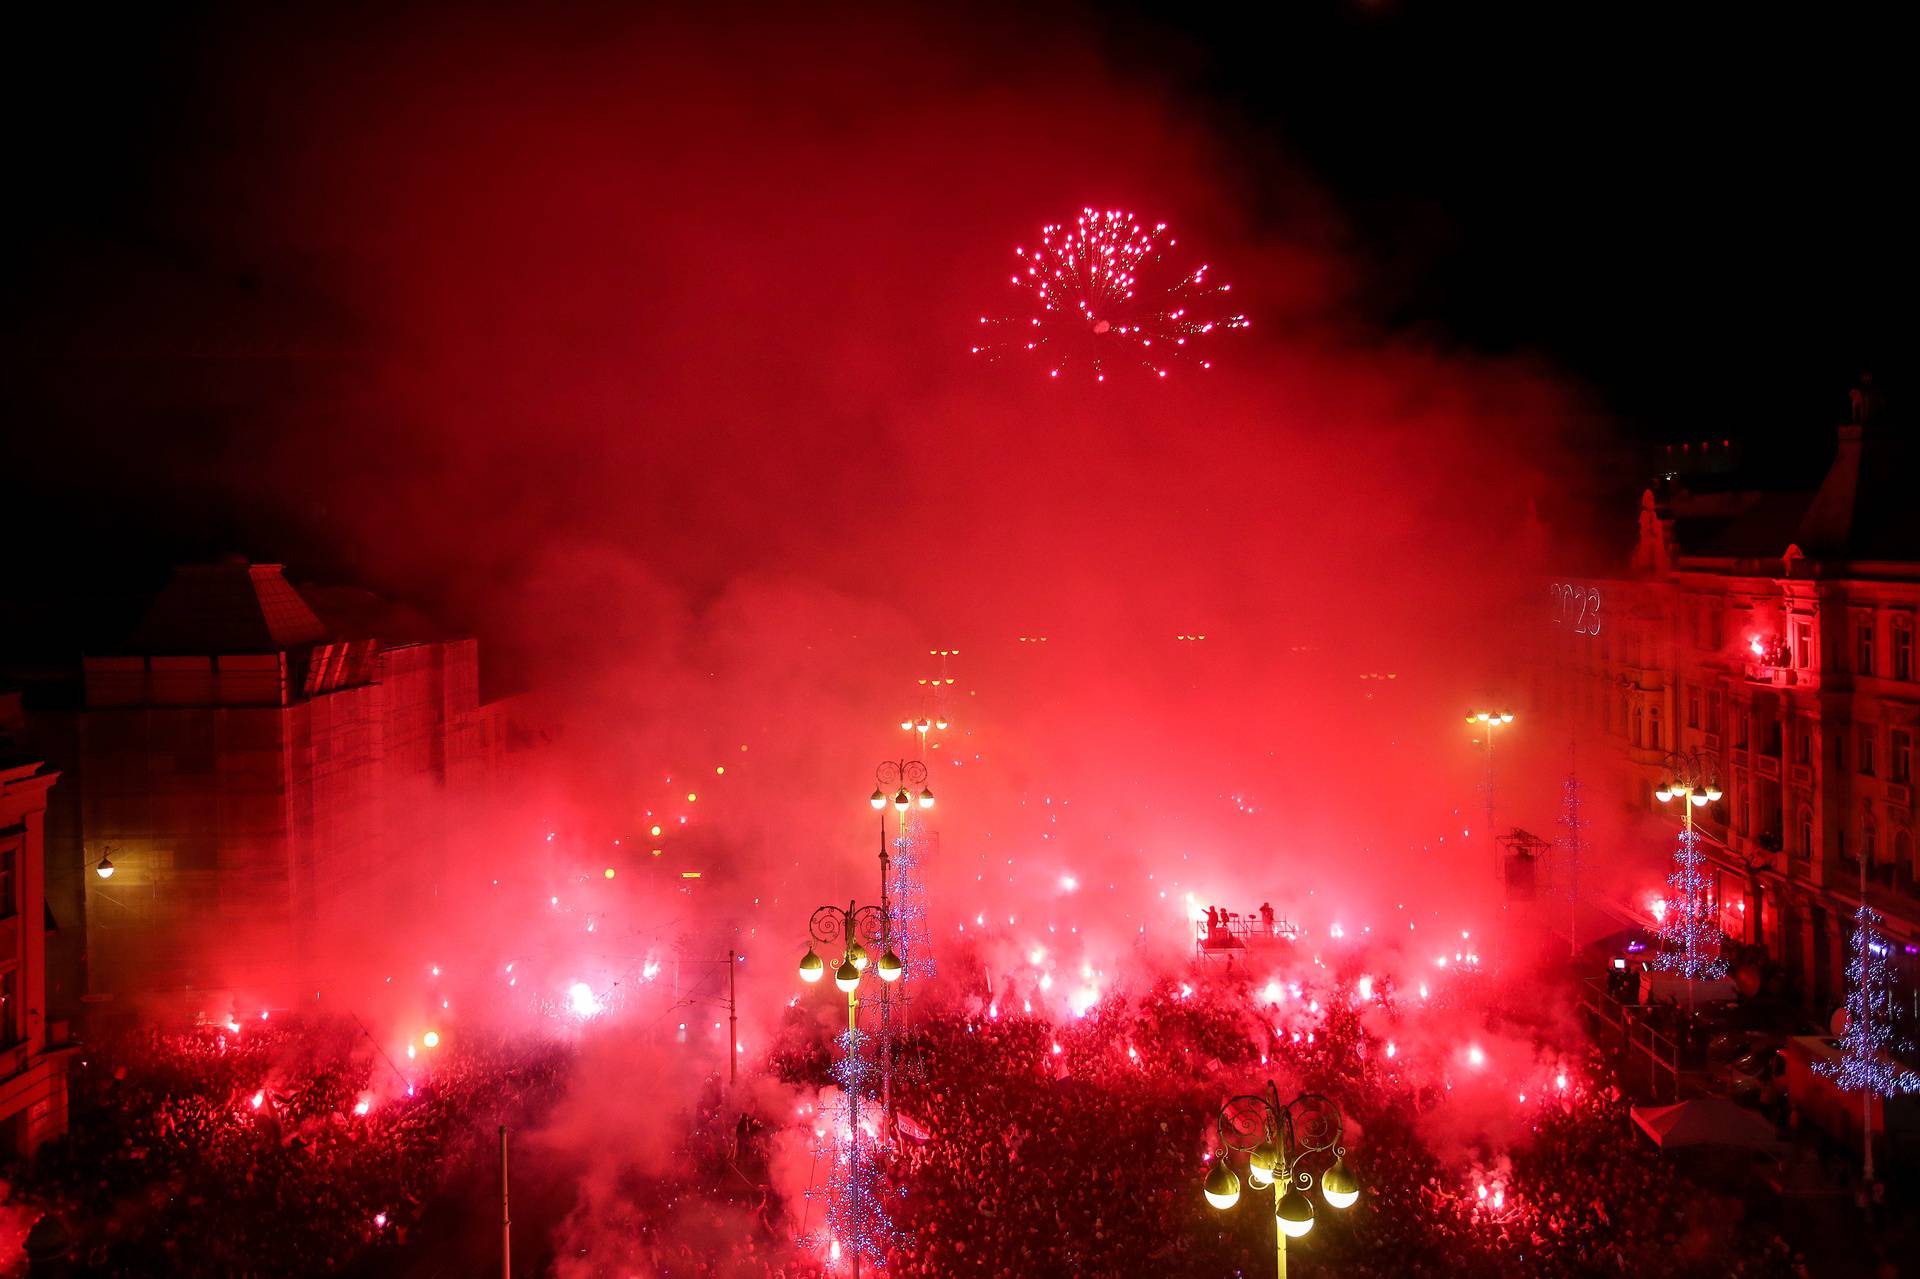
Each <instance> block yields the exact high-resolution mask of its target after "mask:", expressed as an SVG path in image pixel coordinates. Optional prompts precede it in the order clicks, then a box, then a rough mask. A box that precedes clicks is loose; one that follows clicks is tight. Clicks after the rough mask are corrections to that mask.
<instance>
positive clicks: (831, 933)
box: [800, 902, 900, 1279]
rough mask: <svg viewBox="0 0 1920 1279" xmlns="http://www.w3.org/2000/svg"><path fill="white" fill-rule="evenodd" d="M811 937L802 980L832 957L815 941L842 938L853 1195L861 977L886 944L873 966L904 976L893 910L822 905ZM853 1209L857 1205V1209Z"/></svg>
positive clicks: (815, 977)
mask: <svg viewBox="0 0 1920 1279" xmlns="http://www.w3.org/2000/svg"><path fill="white" fill-rule="evenodd" d="M807 933H808V935H809V937H810V939H811V940H810V941H809V942H808V943H807V953H806V954H804V955H802V956H801V957H800V980H801V981H804V982H806V983H808V984H809V985H811V984H813V983H815V982H817V981H819V980H820V977H821V975H822V974H823V973H824V972H826V967H827V965H826V961H825V960H824V959H822V958H821V957H820V952H818V951H816V950H815V949H814V948H813V947H814V943H815V942H818V943H820V944H821V945H824V946H827V947H829V949H831V947H832V946H833V944H834V943H835V942H839V943H841V950H840V962H839V963H838V964H837V965H835V967H834V970H833V984H834V985H836V986H838V987H839V988H840V990H841V991H842V992H843V993H844V994H845V995H846V997H847V1070H846V1072H845V1076H844V1078H843V1079H842V1080H841V1083H842V1084H843V1086H844V1087H845V1088H846V1092H847V1098H848V1101H849V1103H850V1105H849V1114H850V1116H851V1123H849V1124H848V1137H847V1196H848V1199H849V1200H850V1201H851V1200H853V1199H854V1198H856V1197H857V1195H858V1192H859V1167H860V1066H859V1060H858V1057H859V1052H860V979H861V978H862V977H863V976H865V975H866V972H867V969H868V967H869V952H868V949H867V948H868V946H869V945H872V946H878V947H879V948H880V952H881V953H880V959H879V961H878V962H877V963H873V964H872V965H871V966H872V967H873V968H874V969H875V970H876V971H877V972H878V973H879V975H880V981H881V989H882V990H883V991H884V990H885V989H886V987H888V986H890V985H892V984H893V983H894V982H896V981H898V980H900V957H899V956H898V955H896V954H894V953H893V951H892V949H890V948H889V947H888V945H887V912H886V909H885V907H882V906H855V905H854V904H853V903H852V902H848V903H847V904H846V905H845V906H844V907H842V906H822V907H820V908H819V909H818V910H816V911H814V912H813V917H812V919H810V920H809V921H808V923H807ZM850 1211H857V1209H851V1210H850ZM848 1251H849V1252H851V1253H852V1255H853V1273H854V1277H855V1279H859V1274H860V1252H861V1245H860V1242H859V1241H857V1240H856V1241H854V1242H853V1246H852V1247H850V1248H849V1249H848Z"/></svg>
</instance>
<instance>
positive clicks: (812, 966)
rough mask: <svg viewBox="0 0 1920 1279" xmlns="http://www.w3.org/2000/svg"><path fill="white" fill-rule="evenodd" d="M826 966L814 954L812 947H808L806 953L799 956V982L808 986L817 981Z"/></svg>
mask: <svg viewBox="0 0 1920 1279" xmlns="http://www.w3.org/2000/svg"><path fill="white" fill-rule="evenodd" d="M826 966H827V965H826V962H825V961H824V960H822V959H821V958H820V956H819V955H817V954H815V953H814V950H813V947H812V946H808V947H807V953H806V954H804V955H802V956H800V980H801V981H804V982H807V983H809V984H811V983H813V982H816V981H819V980H820V974H821V972H822V971H823V970H825V968H826Z"/></svg>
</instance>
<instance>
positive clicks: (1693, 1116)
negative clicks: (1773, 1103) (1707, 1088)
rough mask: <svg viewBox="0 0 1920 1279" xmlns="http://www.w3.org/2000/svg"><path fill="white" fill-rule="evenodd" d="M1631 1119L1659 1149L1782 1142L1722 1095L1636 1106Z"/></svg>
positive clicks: (1754, 1146) (1772, 1146)
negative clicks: (1677, 1102)
mask: <svg viewBox="0 0 1920 1279" xmlns="http://www.w3.org/2000/svg"><path fill="white" fill-rule="evenodd" d="M1633 1122H1634V1123H1636V1124H1638V1125H1640V1131H1641V1132H1644V1133H1646V1134H1647V1136H1649V1137H1651V1138H1652V1139H1653V1144H1654V1145H1656V1146H1658V1147H1660V1149H1662V1150H1673V1149H1676V1148H1679V1147H1682V1146H1733V1147H1737V1148H1739V1149H1742V1150H1774V1149H1777V1148H1778V1147H1779V1146H1780V1145H1781V1144H1782V1143H1781V1141H1780V1139H1779V1138H1778V1137H1777V1136H1775V1135H1774V1130H1773V1125H1772V1124H1771V1123H1769V1122H1767V1120H1765V1119H1763V1118H1762V1117H1761V1116H1759V1115H1756V1114H1754V1113H1753V1112H1752V1111H1751V1110H1747V1109H1744V1108H1743V1107H1740V1106H1736V1105H1735V1104H1734V1103H1732V1102H1730V1101H1728V1100H1726V1099H1725V1098H1723V1097H1698V1098H1695V1099H1694V1100H1692V1101H1683V1102H1681V1103H1680V1104H1679V1105H1677V1106H1635V1107H1634V1108H1633Z"/></svg>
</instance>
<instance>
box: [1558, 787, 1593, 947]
mask: <svg viewBox="0 0 1920 1279" xmlns="http://www.w3.org/2000/svg"><path fill="white" fill-rule="evenodd" d="M1569 753H1571V752H1569ZM1586 825H1587V822H1586V818H1584V817H1582V816H1581V815H1580V775H1579V774H1578V773H1575V772H1573V771H1572V770H1571V769H1569V770H1568V772H1567V780H1566V782H1565V783H1564V785H1563V786H1562V789H1561V795H1560V831H1561V835H1560V853H1561V861H1562V864H1563V865H1564V866H1565V867H1566V871H1567V955H1568V957H1569V958H1574V959H1577V958H1579V955H1580V942H1579V928H1580V855H1581V854H1582V853H1584V852H1585V851H1586V838H1587V837H1586V834H1585V831H1586Z"/></svg>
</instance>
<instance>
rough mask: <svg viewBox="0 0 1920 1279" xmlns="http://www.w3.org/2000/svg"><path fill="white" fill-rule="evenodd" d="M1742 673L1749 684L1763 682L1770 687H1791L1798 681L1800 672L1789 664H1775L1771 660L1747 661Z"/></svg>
mask: <svg viewBox="0 0 1920 1279" xmlns="http://www.w3.org/2000/svg"><path fill="white" fill-rule="evenodd" d="M1742 673H1743V674H1744V675H1745V676H1746V680H1747V683H1749V684H1765V685H1767V686H1769V687H1771V688H1792V687H1793V686H1794V685H1795V684H1796V683H1798V682H1799V680H1798V676H1799V674H1800V672H1798V671H1796V670H1794V669H1793V668H1792V667H1790V666H1775V665H1774V664H1773V663H1771V662H1747V663H1745V665H1744V666H1743V667H1742Z"/></svg>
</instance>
